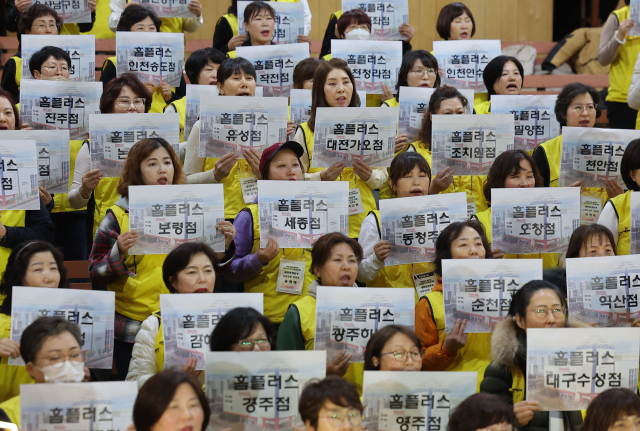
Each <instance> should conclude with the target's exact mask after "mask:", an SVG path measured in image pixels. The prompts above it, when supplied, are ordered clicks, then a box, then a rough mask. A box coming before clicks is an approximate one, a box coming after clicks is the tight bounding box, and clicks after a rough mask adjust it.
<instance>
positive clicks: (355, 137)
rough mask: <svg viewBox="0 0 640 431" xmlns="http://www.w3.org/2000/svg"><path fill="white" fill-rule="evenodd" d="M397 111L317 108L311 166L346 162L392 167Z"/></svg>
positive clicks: (320, 166)
mask: <svg viewBox="0 0 640 431" xmlns="http://www.w3.org/2000/svg"><path fill="white" fill-rule="evenodd" d="M397 119H398V108H386V109H379V108H366V107H365V108H317V110H316V124H315V128H314V134H313V136H314V138H313V158H312V159H311V166H312V167H314V168H324V167H328V166H332V165H333V164H334V163H337V162H343V163H344V164H345V166H347V167H351V166H353V163H354V162H364V163H367V164H368V165H369V166H371V167H389V166H390V165H391V161H392V160H393V154H394V148H395V142H396V122H397Z"/></svg>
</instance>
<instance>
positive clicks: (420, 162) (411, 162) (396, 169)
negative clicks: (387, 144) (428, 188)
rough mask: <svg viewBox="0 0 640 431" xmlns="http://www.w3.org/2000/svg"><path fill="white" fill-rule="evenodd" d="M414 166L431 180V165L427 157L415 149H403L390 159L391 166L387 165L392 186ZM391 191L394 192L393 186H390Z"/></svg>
mask: <svg viewBox="0 0 640 431" xmlns="http://www.w3.org/2000/svg"><path fill="white" fill-rule="evenodd" d="M416 166H417V167H418V169H420V171H421V172H424V173H425V174H427V176H428V177H429V180H431V166H429V163H428V162H427V159H425V158H424V157H423V156H422V154H420V153H418V152H417V151H404V152H402V153H400V154H398V155H397V156H395V157H394V158H393V160H391V167H389V179H390V180H391V184H393V185H394V186H395V185H396V184H398V180H399V179H400V178H402V177H404V176H405V175H407V174H408V173H409V172H411V171H412V170H414V169H415V167H416ZM429 184H431V183H429ZM391 192H392V193H394V194H395V191H394V190H393V188H391Z"/></svg>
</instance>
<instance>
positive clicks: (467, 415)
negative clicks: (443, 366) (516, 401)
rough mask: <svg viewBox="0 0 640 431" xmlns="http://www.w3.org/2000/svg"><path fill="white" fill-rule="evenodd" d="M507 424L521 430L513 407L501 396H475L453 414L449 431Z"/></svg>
mask: <svg viewBox="0 0 640 431" xmlns="http://www.w3.org/2000/svg"><path fill="white" fill-rule="evenodd" d="M505 422H506V423H508V424H510V425H511V427H512V428H513V429H514V430H517V429H519V428H520V423H519V422H518V419H517V418H516V414H515V412H514V411H513V406H510V405H509V404H507V403H506V401H504V399H502V397H500V396H499V395H495V394H487V393H481V394H473V395H471V396H470V397H468V398H467V399H465V400H464V401H463V402H461V403H460V404H459V405H458V407H456V408H455V409H454V410H453V411H452V412H451V416H450V417H449V423H448V424H447V431H476V430H477V429H482V428H487V427H489V426H491V425H495V424H500V423H505Z"/></svg>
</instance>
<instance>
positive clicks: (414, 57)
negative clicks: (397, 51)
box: [382, 49, 440, 142]
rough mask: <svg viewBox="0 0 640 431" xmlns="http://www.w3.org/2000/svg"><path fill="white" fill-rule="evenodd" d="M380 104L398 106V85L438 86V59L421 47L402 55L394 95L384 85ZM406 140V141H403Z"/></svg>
mask: <svg viewBox="0 0 640 431" xmlns="http://www.w3.org/2000/svg"><path fill="white" fill-rule="evenodd" d="M382 87H383V89H384V95H383V99H385V100H384V102H382V106H384V107H390V106H399V100H400V87H422V88H434V87H440V72H439V70H438V60H436V58H435V57H434V56H433V55H432V54H431V53H430V52H429V51H425V50H422V49H416V50H414V51H409V52H407V53H406V54H405V55H404V56H403V57H402V65H401V66H400V72H398V82H397V83H396V87H395V94H396V95H395V97H394V96H393V94H392V92H391V90H390V89H389V87H387V86H386V85H383V86H382ZM405 142H406V141H405Z"/></svg>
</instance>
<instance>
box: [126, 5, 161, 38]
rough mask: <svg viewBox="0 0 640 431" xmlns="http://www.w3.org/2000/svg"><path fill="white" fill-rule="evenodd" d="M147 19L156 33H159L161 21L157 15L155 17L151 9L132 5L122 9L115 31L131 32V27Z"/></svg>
mask: <svg viewBox="0 0 640 431" xmlns="http://www.w3.org/2000/svg"><path fill="white" fill-rule="evenodd" d="M147 17H149V18H151V20H152V21H153V24H154V25H155V26H156V31H157V32H159V31H160V27H162V21H161V20H160V18H158V15H156V13H155V12H154V11H153V10H152V9H150V8H147V7H144V6H140V5H138V4H132V5H131V6H128V7H126V8H124V10H123V11H122V14H121V15H120V21H118V27H117V28H116V31H131V27H133V26H134V25H136V24H137V23H139V22H140V21H143V20H145V19H147Z"/></svg>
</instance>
